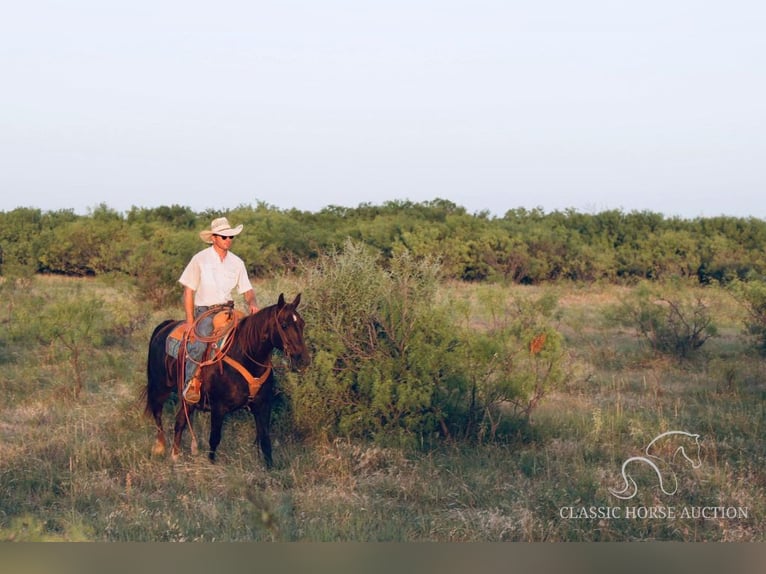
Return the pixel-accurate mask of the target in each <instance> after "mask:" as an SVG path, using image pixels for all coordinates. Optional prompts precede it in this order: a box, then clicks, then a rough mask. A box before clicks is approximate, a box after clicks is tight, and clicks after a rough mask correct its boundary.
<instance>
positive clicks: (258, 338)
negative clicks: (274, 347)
mask: <svg viewBox="0 0 766 574" xmlns="http://www.w3.org/2000/svg"><path fill="white" fill-rule="evenodd" d="M275 308H276V305H271V306H269V307H264V308H263V309H261V310H260V311H258V312H257V313H256V314H255V315H248V316H247V317H245V318H244V319H242V320H241V321H240V322H239V325H237V332H236V335H235V337H234V341H233V343H232V346H233V347H234V348H236V349H238V350H239V351H241V352H242V353H247V354H253V353H254V352H255V351H256V349H259V348H260V347H261V345H262V344H263V343H264V342H265V341H266V340H267V339H268V338H269V333H268V330H269V320H270V319H271V318H272V316H273V315H274V309H275Z"/></svg>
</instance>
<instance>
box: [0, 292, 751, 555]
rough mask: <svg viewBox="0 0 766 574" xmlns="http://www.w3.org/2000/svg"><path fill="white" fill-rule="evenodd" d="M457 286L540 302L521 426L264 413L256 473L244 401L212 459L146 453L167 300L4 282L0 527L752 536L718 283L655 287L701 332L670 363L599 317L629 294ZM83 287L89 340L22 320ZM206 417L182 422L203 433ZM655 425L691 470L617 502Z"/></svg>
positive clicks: (742, 369)
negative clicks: (300, 428) (687, 449)
mask: <svg viewBox="0 0 766 574" xmlns="http://www.w3.org/2000/svg"><path fill="white" fill-rule="evenodd" d="M285 282H287V283H285ZM668 288H669V289H670V288H671V287H668ZM257 289H258V291H259V293H260V294H261V295H260V300H261V303H262V304H268V303H269V302H273V300H275V299H276V295H277V294H278V293H279V291H280V290H285V291H287V292H288V293H294V292H296V291H297V288H296V286H295V285H290V284H289V280H285V279H282V280H280V281H273V282H268V283H262V284H260V285H258V287H257ZM476 289H489V290H493V289H496V290H500V291H502V296H503V297H506V296H507V297H515V296H517V295H519V294H521V293H523V294H524V295H525V296H536V295H539V294H541V293H543V292H544V291H549V290H553V291H555V294H556V295H557V296H558V298H559V310H560V312H559V315H558V319H557V320H556V321H557V322H556V325H555V326H556V328H557V329H559V330H560V331H561V333H563V335H564V337H565V352H566V367H567V373H568V377H567V381H566V383H565V385H564V386H563V387H561V388H559V389H558V390H556V391H555V392H554V393H552V394H550V395H549V396H547V397H545V398H544V399H543V401H542V403H541V404H540V406H539V408H538V409H537V410H535V411H534V416H533V420H532V425H531V429H530V431H529V432H527V433H525V434H524V436H523V438H518V439H514V440H504V441H501V442H496V443H494V444H481V445H476V444H466V443H444V444H443V445H441V446H440V447H439V448H436V449H431V450H428V451H426V452H423V451H405V450H399V449H392V448H382V447H380V446H376V445H374V444H371V443H362V442H354V441H349V440H341V439H337V440H334V439H333V440H331V439H312V440H308V441H306V440H297V439H296V438H295V437H294V436H293V435H292V434H291V433H290V432H289V428H288V423H289V421H287V420H285V418H284V417H281V418H280V416H279V413H278V414H277V417H276V420H275V423H274V438H275V448H274V455H275V468H274V469H273V470H271V471H267V470H265V468H264V466H263V464H262V462H261V460H260V458H259V455H258V453H257V452H256V451H255V449H254V448H253V439H254V428H253V424H252V420H251V418H250V416H249V414H247V413H245V412H244V411H241V412H238V413H235V414H233V415H232V416H230V417H229V419H227V422H226V424H225V426H224V436H223V441H222V443H221V446H220V447H219V451H218V453H219V459H218V463H217V464H215V465H212V464H210V463H209V462H208V461H207V458H206V457H205V456H204V454H200V455H199V456H191V455H190V454H189V452H188V450H189V449H188V445H189V439H188V435H187V437H186V444H185V445H184V446H185V448H186V452H185V455H184V457H183V458H182V460H180V461H179V462H176V463H173V462H172V461H171V460H170V458H154V457H152V456H151V454H150V451H151V446H152V441H153V425H152V423H151V422H150V421H149V420H148V419H147V418H145V417H144V416H143V405H142V404H141V401H140V393H141V390H142V387H143V386H144V384H145V354H146V345H147V342H148V338H149V335H150V333H151V331H152V329H153V327H154V325H156V324H157V323H158V322H159V321H160V320H161V319H163V318H165V317H166V316H175V317H180V315H181V309H180V305H179V307H178V308H176V309H168V310H165V311H164V312H155V313H150V312H149V311H147V310H142V309H139V308H137V307H139V305H137V303H136V302H135V300H134V298H133V296H132V295H131V293H130V292H129V291H128V290H127V289H126V288H125V287H123V286H121V285H120V284H119V282H108V281H96V280H70V279H62V278H50V277H48V278H35V279H32V280H27V281H26V282H22V283H20V284H15V285H14V284H11V283H10V282H6V283H4V284H3V285H2V294H3V305H4V307H3V309H2V312H1V314H0V321H2V322H3V325H4V329H3V332H4V335H2V338H0V392H2V402H0V540H4V541H9V540H15V541H44V540H74V541H77V540H94V541H450V542H452V541H536V542H541V541H633V540H672V541H763V540H764V527H766V449H765V448H764V443H763V436H764V434H765V433H766V428H765V425H764V420H765V419H766V417H765V416H764V415H765V414H766V413H765V412H764V411H765V409H764V405H765V404H766V361H764V359H762V358H760V357H759V356H758V355H756V354H754V353H753V352H751V350H750V349H751V344H750V342H749V341H748V340H747V338H746V337H745V336H744V335H743V330H742V320H743V313H744V312H743V310H742V309H741V308H740V307H739V306H738V304H737V303H736V302H735V301H734V300H733V299H732V298H731V297H730V296H729V295H728V294H727V293H726V292H725V291H723V290H721V289H715V288H707V289H700V288H698V287H692V286H684V287H678V286H674V287H672V289H676V290H677V289H683V290H685V292H691V291H698V294H699V295H700V296H701V297H702V298H703V300H704V301H705V304H706V305H707V307H708V309H709V310H710V312H711V315H712V317H713V319H714V321H715V323H716V325H717V327H718V335H717V336H716V337H714V338H712V339H710V340H709V341H707V342H706V343H705V345H704V346H703V347H702V348H701V349H700V351H699V352H698V353H697V354H696V355H695V356H694V357H693V358H692V359H690V360H686V361H678V360H676V359H673V358H667V357H661V356H657V355H656V354H654V353H652V352H651V351H650V350H649V349H647V348H646V346H645V345H644V344H643V343H642V341H641V340H640V339H639V338H638V337H637V336H636V333H635V332H634V331H632V330H631V329H629V328H626V327H624V326H618V325H617V324H615V323H614V322H613V321H611V320H610V319H609V317H610V313H611V311H612V310H613V309H614V308H615V306H616V305H618V304H619V303H620V301H621V300H622V298H624V297H626V296H627V295H629V294H630V293H631V291H632V288H630V287H618V286H609V285H587V286H580V285H556V286H550V287H512V288H501V287H499V286H495V287H489V286H483V287H474V286H467V285H445V286H444V296H445V297H460V298H462V299H470V298H471V297H472V296H473V293H474V290H476ZM96 300H102V301H105V302H106V304H105V307H103V308H102V307H100V306H99V305H96V304H95V303H94V304H93V305H92V309H93V315H94V316H98V317H102V315H103V317H111V320H112V321H113V322H114V324H115V325H116V327H114V328H112V329H110V330H108V332H106V333H96V331H97V327H98V324H97V323H96V322H94V323H93V327H92V328H91V329H84V330H82V331H78V333H76V334H75V335H76V336H75V337H74V338H69V339H68V338H67V337H66V333H64V334H62V333H58V332H56V331H55V329H54V328H53V327H50V326H48V330H47V331H42V332H40V333H38V332H37V331H35V329H34V328H33V324H34V323H35V321H36V317H37V316H38V315H45V314H46V313H45V310H46V309H50V308H53V307H52V306H54V305H56V304H57V302H59V303H61V302H64V303H63V305H62V306H61V309H62V311H61V312H62V313H64V311H63V310H64V309H70V308H74V309H76V308H77V305H75V304H74V303H71V301H80V302H82V301H85V302H87V301H91V302H93V301H96ZM67 302H69V303H67ZM86 313H89V312H88V311H87V309H86ZM99 313H101V314H102V315H98V314H99ZM88 316H90V315H88ZM100 320H103V318H102V319H100ZM477 323H480V318H478V321H477ZM310 327H311V326H310V325H309V326H307V328H308V329H310ZM46 333H49V334H50V333H53V334H54V335H55V336H49V337H47V338H46V336H45V334H46ZM78 373H79V374H80V377H79V380H78ZM174 407H175V405H174V404H173V405H168V407H167V410H166V416H167V419H166V420H167V421H168V423H167V425H166V426H172V425H171V423H170V417H171V413H172V410H173V408H174ZM207 424H208V419H207V416H206V415H203V416H200V417H199V418H198V419H197V422H196V432H197V434H198V435H199V436H200V439H201V442H202V444H203V445H204V444H206V441H207V428H208V427H207ZM668 431H685V432H689V433H694V434H699V435H700V439H699V441H700V445H701V449H700V461H701V465H699V467H698V468H693V467H692V465H691V464H688V463H686V462H685V461H683V460H681V461H680V462H681V464H678V465H674V466H667V467H663V468H661V471H662V472H661V474H662V475H663V476H665V477H666V479H667V477H671V478H672V476H675V477H676V478H677V490H676V492H675V493H674V494H670V495H668V494H665V493H663V492H662V490H660V488H659V486H658V480H657V476H656V475H655V474H654V473H653V472H652V471H651V470H647V468H646V467H645V466H644V468H643V470H638V471H636V472H635V473H634V474H633V476H634V477H635V480H636V482H637V487H638V493H637V494H636V496H635V497H634V498H632V499H630V500H621V499H618V498H616V497H615V496H614V495H613V494H611V493H610V490H609V489H610V488H612V489H617V488H619V487H620V486H621V485H622V484H623V482H622V479H621V474H620V471H621V465H622V463H623V462H624V461H625V460H626V459H628V458H629V457H635V456H642V455H644V448H645V447H646V446H647V445H648V444H649V443H650V442H651V441H652V439H653V438H655V437H657V436H659V435H660V434H662V433H665V432H668ZM681 458H682V457H677V458H676V462H679V459H681Z"/></svg>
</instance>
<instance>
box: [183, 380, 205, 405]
mask: <svg viewBox="0 0 766 574" xmlns="http://www.w3.org/2000/svg"><path fill="white" fill-rule="evenodd" d="M193 382H194V379H192V380H190V381H189V384H187V385H186V389H184V392H183V395H184V400H185V401H186V402H187V403H189V404H190V405H194V404H196V403H198V402H199V399H200V396H201V393H200V388H201V387H202V385H201V384H199V382H198V384H197V385H194V384H192V383H193Z"/></svg>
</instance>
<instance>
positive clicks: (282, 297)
mask: <svg viewBox="0 0 766 574" xmlns="http://www.w3.org/2000/svg"><path fill="white" fill-rule="evenodd" d="M284 306H285V294H284V293H280V294H279V300H277V307H279V308H280V309H281V308H282V307H284Z"/></svg>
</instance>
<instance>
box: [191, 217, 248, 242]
mask: <svg viewBox="0 0 766 574" xmlns="http://www.w3.org/2000/svg"><path fill="white" fill-rule="evenodd" d="M241 232H242V224H241V223H240V224H239V225H237V226H236V227H232V226H231V225H229V220H228V219H226V218H225V217H219V218H217V219H214V220H213V223H211V224H210V229H205V230H204V231H200V232H199V236H200V239H202V241H204V242H205V243H213V235H223V236H224V237H234V236H235V235H239V234H240V233H241Z"/></svg>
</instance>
